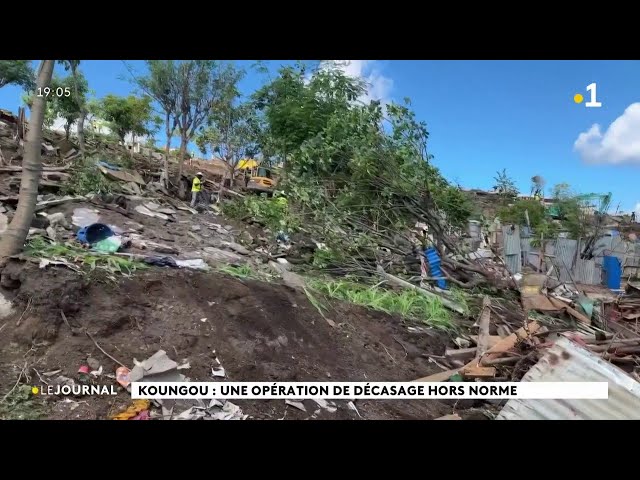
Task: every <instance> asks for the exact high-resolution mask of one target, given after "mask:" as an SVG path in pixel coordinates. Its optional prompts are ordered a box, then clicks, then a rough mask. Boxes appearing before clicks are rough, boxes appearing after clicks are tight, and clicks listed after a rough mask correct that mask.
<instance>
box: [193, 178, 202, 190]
mask: <svg viewBox="0 0 640 480" xmlns="http://www.w3.org/2000/svg"><path fill="white" fill-rule="evenodd" d="M200 190H202V182H201V181H200V179H199V178H198V177H195V178H194V179H193V184H192V185H191V191H192V192H199V191H200Z"/></svg>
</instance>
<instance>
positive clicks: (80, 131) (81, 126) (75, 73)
mask: <svg viewBox="0 0 640 480" xmlns="http://www.w3.org/2000/svg"><path fill="white" fill-rule="evenodd" d="M73 77H74V78H73V93H74V96H75V97H76V102H77V103H78V105H80V117H78V143H79V144H80V158H82V159H84V150H85V149H84V119H85V118H86V117H87V111H86V110H85V108H84V99H81V98H80V93H79V92H78V70H77V66H76V67H75V68H74V69H73ZM67 140H69V136H68V135H67Z"/></svg>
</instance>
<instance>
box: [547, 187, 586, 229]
mask: <svg viewBox="0 0 640 480" xmlns="http://www.w3.org/2000/svg"><path fill="white" fill-rule="evenodd" d="M553 198H554V201H555V202H554V213H555V216H556V217H557V218H558V219H559V220H560V223H561V225H562V228H563V229H564V230H566V231H568V232H569V235H570V236H571V238H580V237H583V236H585V234H586V233H587V230H588V229H589V224H590V219H589V218H587V217H588V215H587V214H586V213H585V211H584V207H585V206H584V205H583V204H582V202H581V201H580V199H579V197H578V196H577V195H576V194H575V193H574V192H572V190H571V186H570V185H569V184H568V183H559V184H557V185H555V186H554V187H553Z"/></svg>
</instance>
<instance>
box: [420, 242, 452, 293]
mask: <svg viewBox="0 0 640 480" xmlns="http://www.w3.org/2000/svg"><path fill="white" fill-rule="evenodd" d="M424 257H425V258H426V259H427V263H428V264H429V272H430V273H431V276H432V277H435V278H442V277H444V273H442V269H441V268H440V255H438V252H437V251H436V249H435V248H433V247H429V248H426V249H425V250H424ZM436 285H438V287H439V288H442V289H445V288H447V282H446V280H444V279H442V280H437V281H436Z"/></svg>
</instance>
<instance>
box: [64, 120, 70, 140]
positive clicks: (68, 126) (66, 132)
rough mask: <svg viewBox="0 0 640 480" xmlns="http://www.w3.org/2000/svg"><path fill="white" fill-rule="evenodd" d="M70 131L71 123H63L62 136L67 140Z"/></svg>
mask: <svg viewBox="0 0 640 480" xmlns="http://www.w3.org/2000/svg"><path fill="white" fill-rule="evenodd" d="M70 133H71V125H70V124H69V123H68V122H67V123H65V124H64V138H66V139H67V141H69V134H70Z"/></svg>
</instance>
